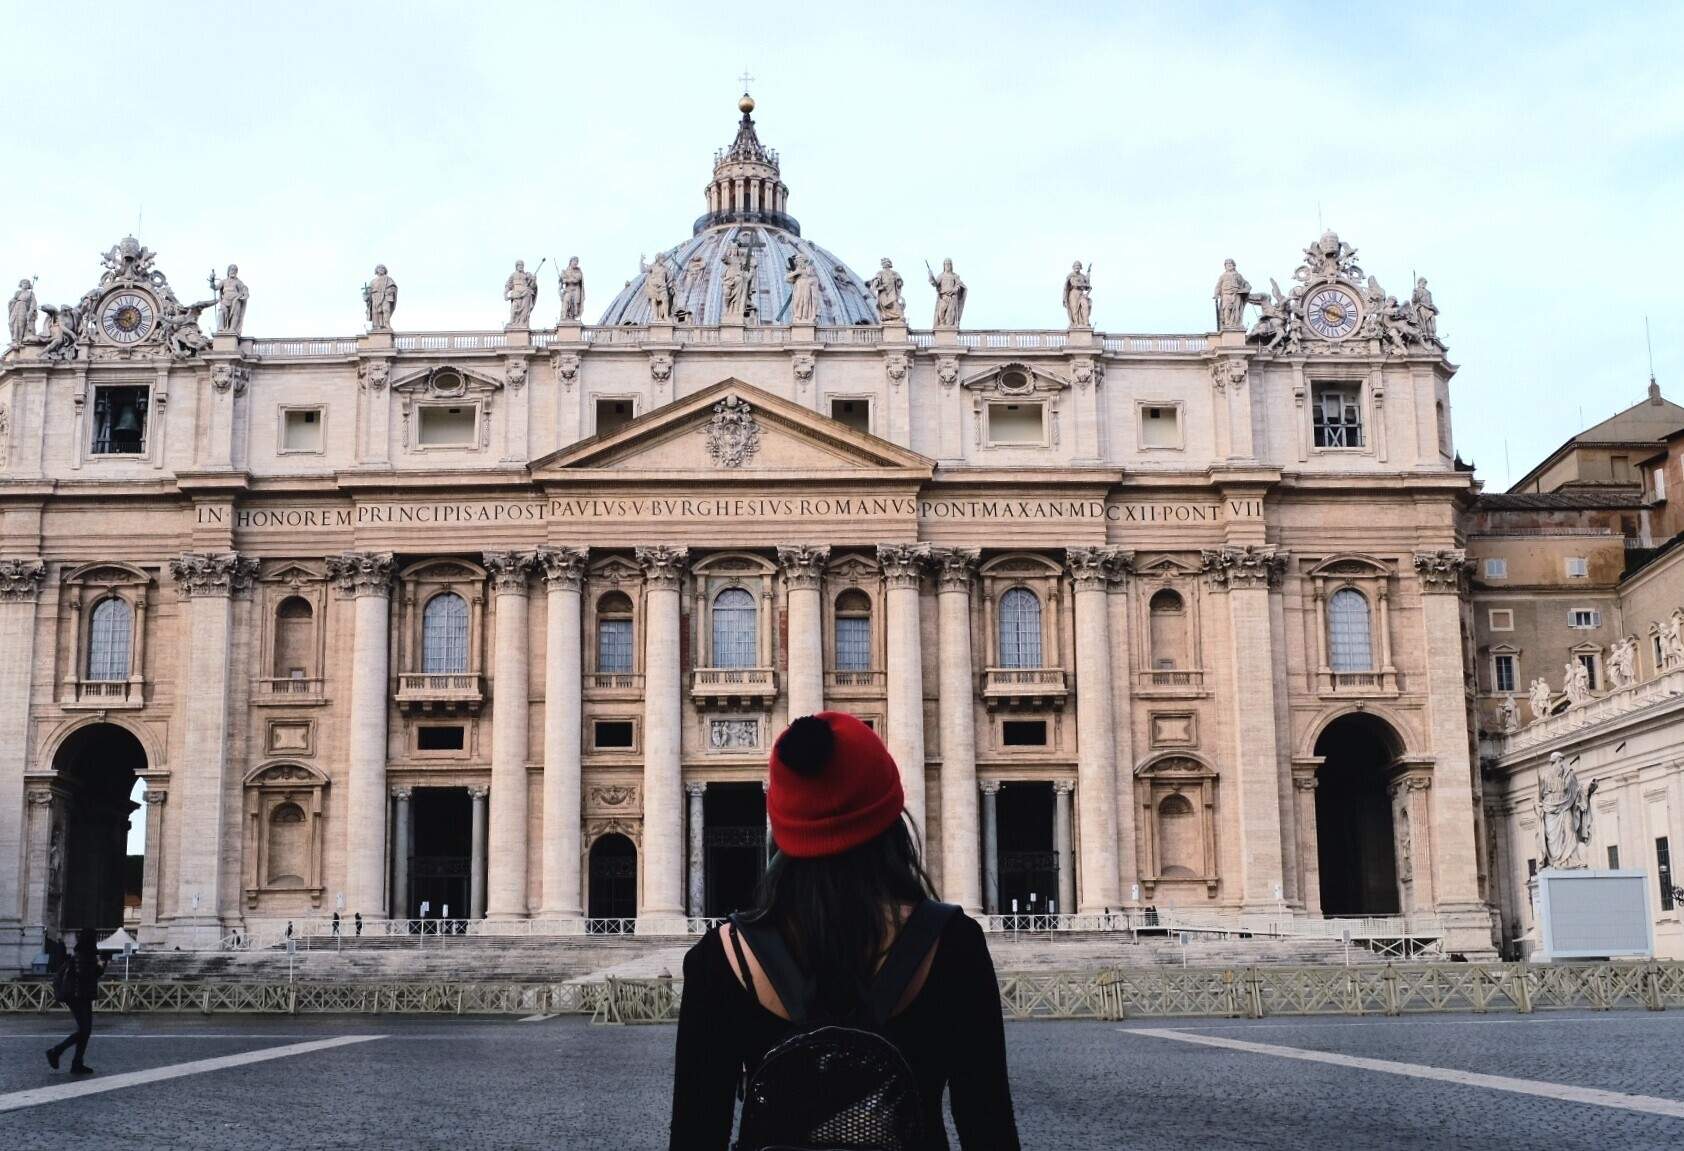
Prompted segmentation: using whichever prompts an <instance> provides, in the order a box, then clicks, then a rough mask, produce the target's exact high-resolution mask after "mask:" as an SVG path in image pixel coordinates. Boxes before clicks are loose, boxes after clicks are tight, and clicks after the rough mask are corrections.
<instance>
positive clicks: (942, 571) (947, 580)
mask: <svg viewBox="0 0 1684 1151" xmlns="http://www.w3.org/2000/svg"><path fill="white" fill-rule="evenodd" d="M981 558H982V551H981V549H980V548H931V549H930V566H931V567H932V568H933V569H934V572H935V576H936V586H937V587H938V588H939V589H940V590H941V591H944V592H967V593H968V592H969V591H970V590H971V580H972V579H974V578H975V576H976V569H977V563H978V561H980V560H981Z"/></svg>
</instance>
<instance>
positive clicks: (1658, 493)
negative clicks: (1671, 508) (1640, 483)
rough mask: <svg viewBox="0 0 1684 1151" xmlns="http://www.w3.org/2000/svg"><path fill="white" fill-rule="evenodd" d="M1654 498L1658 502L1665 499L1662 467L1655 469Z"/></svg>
mask: <svg viewBox="0 0 1684 1151" xmlns="http://www.w3.org/2000/svg"><path fill="white" fill-rule="evenodd" d="M1655 498H1656V499H1658V500H1664V499H1666V469H1665V468H1664V467H1660V468H1656V469H1655Z"/></svg>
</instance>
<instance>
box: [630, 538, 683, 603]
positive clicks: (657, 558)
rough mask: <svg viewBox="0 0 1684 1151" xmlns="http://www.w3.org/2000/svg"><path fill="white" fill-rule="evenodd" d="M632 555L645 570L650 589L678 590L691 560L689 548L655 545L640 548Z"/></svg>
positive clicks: (645, 578)
mask: <svg viewBox="0 0 1684 1151" xmlns="http://www.w3.org/2000/svg"><path fill="white" fill-rule="evenodd" d="M632 554H633V555H635V556H636V557H637V564H638V566H639V567H641V568H642V569H643V579H644V582H645V583H647V584H648V585H649V587H650V588H652V589H659V590H663V591H677V590H678V584H679V581H680V580H682V579H683V578H684V568H685V566H686V564H688V563H689V560H690V549H689V548H686V547H668V546H666V545H665V544H653V545H650V546H648V547H639V548H637V549H635V550H634V551H633V553H632Z"/></svg>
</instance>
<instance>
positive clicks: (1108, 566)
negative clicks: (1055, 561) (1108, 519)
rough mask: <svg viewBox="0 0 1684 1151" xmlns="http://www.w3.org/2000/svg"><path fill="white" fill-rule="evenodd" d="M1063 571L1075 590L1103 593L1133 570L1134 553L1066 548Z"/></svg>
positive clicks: (1104, 548) (1109, 549) (1106, 549)
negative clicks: (1074, 586) (1068, 574)
mask: <svg viewBox="0 0 1684 1151" xmlns="http://www.w3.org/2000/svg"><path fill="white" fill-rule="evenodd" d="M1064 555H1065V569H1066V570H1067V571H1069V573H1070V579H1071V580H1072V581H1073V582H1074V583H1075V585H1076V590H1077V591H1079V592H1082V591H1095V590H1098V591H1103V590H1105V588H1107V587H1108V586H1110V585H1111V584H1112V583H1114V582H1117V581H1119V580H1122V579H1125V578H1126V577H1127V576H1128V574H1129V573H1130V572H1131V571H1133V570H1134V553H1133V552H1129V551H1124V550H1123V549H1122V548H1110V547H1101V548H1085V547H1084V548H1066V549H1065V552H1064Z"/></svg>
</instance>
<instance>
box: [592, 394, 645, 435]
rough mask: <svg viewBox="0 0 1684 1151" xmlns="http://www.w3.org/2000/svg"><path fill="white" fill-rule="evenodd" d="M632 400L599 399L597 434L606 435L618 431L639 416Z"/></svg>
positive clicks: (597, 404) (597, 405)
mask: <svg viewBox="0 0 1684 1151" xmlns="http://www.w3.org/2000/svg"><path fill="white" fill-rule="evenodd" d="M633 407H634V405H633V404H632V401H630V400H598V401H597V402H596V434H597V435H599V436H606V435H607V434H608V433H609V432H614V431H618V430H619V429H621V428H623V427H625V426H626V425H627V424H629V423H631V422H632V420H634V419H636V418H637V413H636V412H635V411H633V410H632V409H633Z"/></svg>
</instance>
